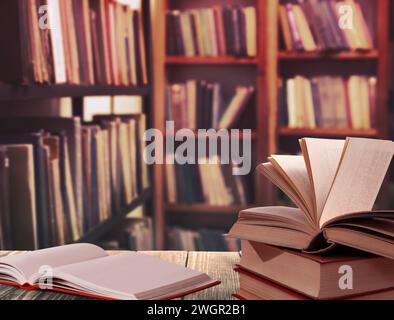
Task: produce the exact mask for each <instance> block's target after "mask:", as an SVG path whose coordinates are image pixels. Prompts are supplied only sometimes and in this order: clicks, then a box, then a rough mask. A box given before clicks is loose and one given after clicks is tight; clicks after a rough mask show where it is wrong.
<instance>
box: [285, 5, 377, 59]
mask: <svg viewBox="0 0 394 320" xmlns="http://www.w3.org/2000/svg"><path fill="white" fill-rule="evenodd" d="M374 6H375V4H374V3H373V1H357V0H344V1H336V0H327V1H319V0H298V1H282V2H281V3H280V5H279V21H280V30H281V36H282V40H283V45H284V48H285V49H286V50H287V51H298V52H302V51H307V52H308V51H332V50H334V51H338V50H372V49H373V48H374V46H375V44H374V42H375V40H374V34H373V32H374V30H375V27H374V26H373V24H374V23H375V22H376V21H375V19H373V17H372V16H371V15H370V11H372V12H375V11H374V8H373V7H374ZM345 14H347V16H345ZM349 15H350V16H349ZM346 18H347V19H346ZM341 23H343V24H346V23H352V26H348V25H342V24H341Z"/></svg>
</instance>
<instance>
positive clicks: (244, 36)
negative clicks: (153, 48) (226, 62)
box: [166, 6, 257, 57]
mask: <svg viewBox="0 0 394 320" xmlns="http://www.w3.org/2000/svg"><path fill="white" fill-rule="evenodd" d="M166 25H167V26H166V27H167V54H168V55H170V56H186V57H194V56H235V57H255V56H256V55H257V16H256V8H255V7H240V6H226V7H220V6H215V7H213V8H204V9H193V10H187V11H179V10H173V11H169V12H168V13H167V18H166Z"/></svg>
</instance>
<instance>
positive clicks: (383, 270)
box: [240, 241, 394, 299]
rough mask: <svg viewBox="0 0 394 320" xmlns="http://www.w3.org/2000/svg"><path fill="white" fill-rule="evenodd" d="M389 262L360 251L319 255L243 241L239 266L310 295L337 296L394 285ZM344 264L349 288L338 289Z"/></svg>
mask: <svg viewBox="0 0 394 320" xmlns="http://www.w3.org/2000/svg"><path fill="white" fill-rule="evenodd" d="M393 264H394V262H393V260H390V259H387V258H382V257H377V256H373V255H368V254H366V253H363V252H361V251H353V250H342V251H339V252H338V253H337V254H335V253H332V254H330V255H327V256H319V255H309V254H303V253H300V252H297V251H292V250H288V249H282V248H278V247H273V246H269V245H265V244H262V243H256V242H249V241H243V242H242V258H241V263H240V266H241V267H242V268H243V269H245V270H248V271H250V272H252V273H255V274H256V275H258V276H261V277H264V278H266V279H268V280H270V281H272V282H275V283H277V284H279V285H281V286H284V287H286V288H289V289H291V290H294V291H296V292H298V293H301V294H303V295H306V296H308V297H310V298H313V299H338V298H345V297H349V296H356V295H361V294H367V293H372V292H376V291H381V290H388V289H394V276H393V274H392V273H391V272H390V270H391V269H392V268H393ZM344 265H346V266H349V267H351V268H352V270H353V285H354V287H353V289H352V290H342V289H341V287H340V285H339V281H340V278H341V277H342V276H343V275H342V274H340V273H339V271H340V268H341V267H342V266H344ZM288 266H291V267H288ZM283 270H286V272H284V271H283Z"/></svg>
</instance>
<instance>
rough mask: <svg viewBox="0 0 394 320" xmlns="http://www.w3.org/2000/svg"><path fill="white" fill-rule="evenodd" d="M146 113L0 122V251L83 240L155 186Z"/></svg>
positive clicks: (42, 246)
mask: <svg viewBox="0 0 394 320" xmlns="http://www.w3.org/2000/svg"><path fill="white" fill-rule="evenodd" d="M145 122H146V118H145V115H143V114H137V115H129V116H124V117H96V118H95V122H94V123H91V124H87V125H82V124H81V121H80V119H79V118H70V119H67V118H42V117H34V118H24V117H18V118H11V119H6V118H1V119H0V123H1V125H0V127H1V130H0V146H1V147H0V165H1V167H0V168H1V169H0V173H1V175H0V188H1V192H0V193H1V195H2V203H1V206H0V222H1V224H0V227H1V228H2V230H1V231H2V232H1V233H0V238H4V239H0V244H2V248H1V249H4V250H6V249H14V250H16V249H24V250H26V249H31V250H34V249H38V248H45V247H49V246H56V245H63V244H66V243H73V242H75V241H78V240H79V239H80V238H81V237H82V236H83V235H85V234H86V233H87V232H88V231H90V230H92V229H93V228H94V227H95V226H97V225H98V224H100V223H101V222H103V221H106V220H107V219H109V218H110V217H111V216H113V215H116V214H117V213H118V212H119V210H121V209H122V208H123V207H124V206H127V205H129V204H130V203H131V202H132V201H133V200H134V199H136V198H137V197H138V196H139V195H141V193H142V192H143V191H145V190H146V189H147V188H148V187H149V186H150V182H149V175H148V171H147V167H146V165H145V162H144V161H143V159H142V157H143V150H144V142H143V139H142V133H143V132H144V131H145V126H146V124H145Z"/></svg>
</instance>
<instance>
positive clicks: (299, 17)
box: [292, 5, 317, 51]
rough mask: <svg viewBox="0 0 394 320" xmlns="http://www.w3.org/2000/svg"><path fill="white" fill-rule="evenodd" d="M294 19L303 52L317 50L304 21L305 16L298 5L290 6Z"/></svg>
mask: <svg viewBox="0 0 394 320" xmlns="http://www.w3.org/2000/svg"><path fill="white" fill-rule="evenodd" d="M292 10H293V14H294V18H295V21H296V25H297V28H298V32H299V35H300V38H301V41H302V46H303V48H304V49H305V51H315V50H316V49H317V46H316V43H315V39H314V38H313V35H312V31H311V29H310V27H309V24H308V21H307V20H306V17H305V14H304V12H303V10H302V9H301V6H300V5H293V6H292Z"/></svg>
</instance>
